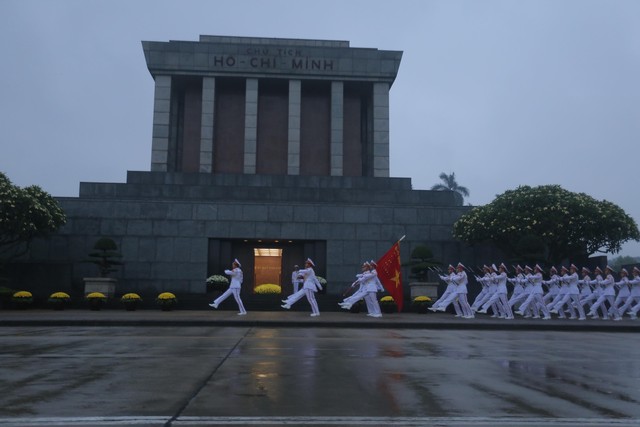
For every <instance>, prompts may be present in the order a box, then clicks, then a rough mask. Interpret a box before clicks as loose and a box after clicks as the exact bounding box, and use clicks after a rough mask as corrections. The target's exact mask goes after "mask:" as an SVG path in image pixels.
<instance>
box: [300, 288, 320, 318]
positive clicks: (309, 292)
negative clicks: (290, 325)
mask: <svg viewBox="0 0 640 427" xmlns="http://www.w3.org/2000/svg"><path fill="white" fill-rule="evenodd" d="M304 291H305V295H306V296H307V301H309V305H310V306H311V313H312V314H320V309H319V308H318V303H317V302H316V296H315V292H314V291H312V290H311V289H305V290H304Z"/></svg>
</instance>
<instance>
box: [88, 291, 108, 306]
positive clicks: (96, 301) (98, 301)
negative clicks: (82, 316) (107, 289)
mask: <svg viewBox="0 0 640 427" xmlns="http://www.w3.org/2000/svg"><path fill="white" fill-rule="evenodd" d="M85 298H86V300H87V302H88V303H89V309H91V310H94V311H97V310H100V309H101V308H102V307H103V306H104V304H105V303H106V302H107V297H106V295H105V294H103V293H102V292H91V293H89V294H87V296H86V297H85Z"/></svg>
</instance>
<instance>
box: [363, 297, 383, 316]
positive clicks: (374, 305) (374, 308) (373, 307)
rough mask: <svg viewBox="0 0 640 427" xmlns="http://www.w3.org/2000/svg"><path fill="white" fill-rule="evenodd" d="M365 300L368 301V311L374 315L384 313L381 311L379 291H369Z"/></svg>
mask: <svg viewBox="0 0 640 427" xmlns="http://www.w3.org/2000/svg"><path fill="white" fill-rule="evenodd" d="M364 301H365V302H366V303H367V311H368V312H369V314H372V315H374V316H378V315H382V311H380V304H379V303H378V293H377V292H367V295H365V297H364Z"/></svg>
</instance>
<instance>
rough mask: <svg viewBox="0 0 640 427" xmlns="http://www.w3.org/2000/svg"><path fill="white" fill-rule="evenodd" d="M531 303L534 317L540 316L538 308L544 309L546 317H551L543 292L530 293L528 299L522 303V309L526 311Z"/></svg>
mask: <svg viewBox="0 0 640 427" xmlns="http://www.w3.org/2000/svg"><path fill="white" fill-rule="evenodd" d="M530 305H531V309H532V310H533V315H534V317H537V316H538V310H542V314H544V317H549V309H548V308H547V306H546V305H544V303H543V302H542V294H533V293H532V294H529V296H528V297H527V299H526V301H525V302H523V303H522V305H521V306H520V311H521V312H524V311H525V310H527V309H528V308H529V306H530Z"/></svg>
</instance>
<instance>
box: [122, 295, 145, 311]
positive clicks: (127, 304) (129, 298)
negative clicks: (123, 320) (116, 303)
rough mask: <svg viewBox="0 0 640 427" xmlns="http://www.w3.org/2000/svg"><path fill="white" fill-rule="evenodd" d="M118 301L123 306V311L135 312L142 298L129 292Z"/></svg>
mask: <svg viewBox="0 0 640 427" xmlns="http://www.w3.org/2000/svg"><path fill="white" fill-rule="evenodd" d="M120 301H121V302H122V304H124V308H125V310H127V311H135V310H136V309H137V308H138V305H140V303H141V302H142V298H140V295H138V294H136V293H133V292H130V293H127V294H124V295H122V297H121V298H120Z"/></svg>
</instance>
